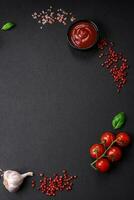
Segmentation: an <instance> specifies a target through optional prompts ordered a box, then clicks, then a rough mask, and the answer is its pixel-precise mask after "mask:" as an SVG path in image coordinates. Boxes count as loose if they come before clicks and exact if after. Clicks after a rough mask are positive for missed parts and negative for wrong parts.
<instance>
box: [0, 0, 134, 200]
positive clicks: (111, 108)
mask: <svg viewBox="0 0 134 200" xmlns="http://www.w3.org/2000/svg"><path fill="white" fill-rule="evenodd" d="M49 5H53V6H54V7H55V8H59V7H61V8H63V9H66V10H68V9H70V10H71V11H72V12H73V13H74V14H75V15H76V16H77V18H89V19H92V20H94V21H95V22H96V23H97V24H98V26H99V29H100V31H101V32H102V33H103V34H104V35H106V36H107V38H109V39H111V40H112V41H114V42H115V44H116V47H117V49H121V50H122V51H123V52H124V54H125V55H126V56H127V57H128V60H129V65H130V69H129V74H128V84H127V85H126V87H125V88H124V89H123V90H122V92H121V93H120V94H119V95H118V94H117V93H116V88H115V85H114V84H113V80H112V78H111V76H110V75H109V74H108V72H107V71H106V70H105V69H101V67H100V65H99V63H100V61H99V59H98V57H97V51H96V50H95V49H94V50H92V51H87V52H79V51H76V50H72V49H71V48H70V47H69V46H68V44H67V41H66V32H67V28H68V26H62V25H53V26H47V28H45V29H43V30H40V29H39V25H38V24H37V23H36V22H35V21H34V20H33V19H32V17H31V14H32V12H34V11H38V10H42V9H45V8H47V7H48V6H49ZM133 13H134V12H133V5H132V4H130V3H128V1H125V3H124V2H123V1H122V2H121V1H120V2H119V1H118V3H117V1H99V0H98V1H97V0H94V1H88V0H87V1H86V0H82V1H71V0H70V1H69V0H67V1H63V0H62V1H46V0H42V1H41V0H33V1H22V0H16V1H15V0H12V1H10V0H1V2H0V26H1V25H2V24H3V23H4V22H5V21H14V22H16V24H17V26H16V28H15V29H13V30H12V31H9V32H0V168H2V169H16V170H20V171H22V172H23V171H27V170H33V171H35V172H39V171H44V170H45V172H46V173H47V174H49V175H51V174H52V173H54V172H57V171H59V172H60V171H61V170H62V169H64V168H66V169H68V170H69V172H70V173H71V174H76V175H78V177H79V178H78V179H77V181H76V182H75V185H74V189H73V191H72V192H71V193H67V192H63V193H59V194H58V195H57V196H56V197H55V199H56V200H63V199H64V200H82V199H84V200H88V199H92V200H97V199H100V200H103V199H104V200H105V199H109V200H113V199H114V200H118V199H122V200H126V199H129V200H132V199H134V195H133V178H134V171H133V168H134V155H133V152H134V146H131V147H130V148H128V150H127V151H126V153H125V156H124V158H123V160H122V161H121V162H120V163H119V164H118V165H117V167H115V168H114V169H113V170H112V171H111V172H110V173H108V174H105V175H102V174H98V173H96V172H95V171H94V170H93V169H91V168H90V166H89V163H90V161H91V160H90V158H89V155H88V147H89V146H90V145H91V144H92V143H96V142H98V141H99V137H100V135H101V133H102V132H103V131H105V130H112V128H111V119H112V117H113V115H115V114H116V113H117V112H119V111H124V112H126V113H127V116H128V121H127V123H126V126H125V128H124V130H127V131H128V132H130V134H131V135H132V137H133V136H134V133H133V130H134V123H133V120H134V117H133V116H134V114H133V97H134V91H133V85H134V68H133V62H134V61H133V52H134V46H133V45H134V44H133V37H134V28H133V17H134V14H133ZM30 183H31V181H30V179H27V181H26V182H25V185H24V187H23V188H22V190H20V192H18V193H17V194H10V193H8V192H6V191H5V189H4V188H3V186H2V183H0V199H1V200H16V199H20V200H30V199H31V200H42V199H48V197H46V196H43V195H42V194H41V193H38V192H37V193H36V192H33V191H32V189H31V186H30ZM52 199H54V198H52Z"/></svg>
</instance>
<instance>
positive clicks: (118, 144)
mask: <svg viewBox="0 0 134 200" xmlns="http://www.w3.org/2000/svg"><path fill="white" fill-rule="evenodd" d="M100 141H101V143H100V144H93V145H92V146H91V147H90V148H89V154H90V156H91V157H92V158H95V159H96V160H95V161H93V162H92V163H91V166H92V167H93V168H94V169H96V170H98V171H100V172H102V173H104V172H107V171H108V170H109V168H110V163H111V162H115V161H119V160H120V159H121V157H122V149H121V148H122V147H126V146H128V145H129V143H130V136H129V135H128V134H127V133H126V132H120V133H118V134H117V135H116V136H115V135H114V134H113V133H111V132H104V133H103V134H102V136H101V139H100Z"/></svg>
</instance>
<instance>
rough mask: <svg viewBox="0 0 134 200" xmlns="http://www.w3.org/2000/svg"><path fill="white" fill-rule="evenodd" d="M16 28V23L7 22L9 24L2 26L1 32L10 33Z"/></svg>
mask: <svg viewBox="0 0 134 200" xmlns="http://www.w3.org/2000/svg"><path fill="white" fill-rule="evenodd" d="M14 26H15V24H14V23H12V22H7V23H5V24H4V25H3V26H2V28H1V30H2V31H8V30H10V29H11V28H13V27H14Z"/></svg>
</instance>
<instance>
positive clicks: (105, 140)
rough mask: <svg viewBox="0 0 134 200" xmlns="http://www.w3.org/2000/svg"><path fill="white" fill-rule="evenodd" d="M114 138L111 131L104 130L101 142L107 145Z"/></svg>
mask: <svg viewBox="0 0 134 200" xmlns="http://www.w3.org/2000/svg"><path fill="white" fill-rule="evenodd" d="M114 140H115V135H114V134H113V133H111V132H104V133H103V134H102V136H101V143H102V144H103V145H104V146H105V147H109V146H110V144H111V143H112V142H113V141H114Z"/></svg>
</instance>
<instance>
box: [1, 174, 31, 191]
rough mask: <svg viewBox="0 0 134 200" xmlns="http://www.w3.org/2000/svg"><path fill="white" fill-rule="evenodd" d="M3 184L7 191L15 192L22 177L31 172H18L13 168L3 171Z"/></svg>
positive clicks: (21, 181)
mask: <svg viewBox="0 0 134 200" xmlns="http://www.w3.org/2000/svg"><path fill="white" fill-rule="evenodd" d="M1 176H3V185H4V186H5V188H6V189H7V190H8V191H9V192H17V190H18V189H19V187H20V186H21V184H22V183H23V180H24V178H26V177H27V176H33V172H27V173H24V174H20V173H19V172H16V171H13V170H7V171H4V172H3V174H2V175H1Z"/></svg>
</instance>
